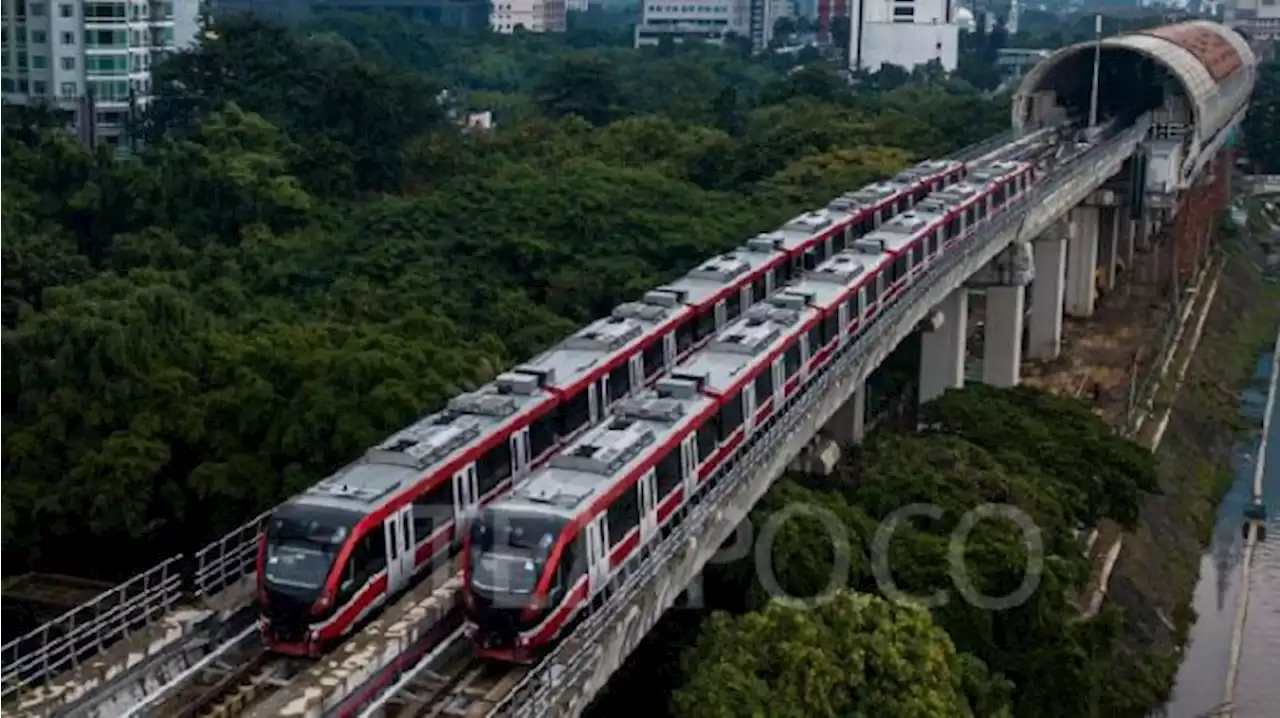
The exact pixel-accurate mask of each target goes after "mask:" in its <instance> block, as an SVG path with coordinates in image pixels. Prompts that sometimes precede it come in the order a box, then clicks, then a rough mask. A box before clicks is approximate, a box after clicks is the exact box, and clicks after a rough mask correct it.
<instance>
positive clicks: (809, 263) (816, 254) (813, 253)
mask: <svg viewBox="0 0 1280 718" xmlns="http://www.w3.org/2000/svg"><path fill="white" fill-rule="evenodd" d="M821 256H822V253H821V252H820V251H819V250H818V249H816V248H815V249H810V250H809V251H807V252H805V253H804V259H803V261H804V268H805V269H813V268H814V267H816V266H818V260H819V259H820V258H821Z"/></svg>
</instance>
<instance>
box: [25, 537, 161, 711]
mask: <svg viewBox="0 0 1280 718" xmlns="http://www.w3.org/2000/svg"><path fill="white" fill-rule="evenodd" d="M181 569H182V557H181V556H175V557H173V558H171V559H169V560H167V561H164V562H163V563H161V564H160V565H158V566H155V567H153V568H151V569H150V570H148V571H146V572H144V573H140V574H138V575H137V576H134V577H133V578H131V579H129V580H128V581H125V582H124V583H122V584H120V585H119V586H116V587H115V588H112V589H109V590H107V591H104V592H103V593H101V594H99V595H98V596H97V597H96V598H94V599H92V600H91V601H89V602H87V603H85V604H82V605H80V606H77V607H75V608H73V609H71V610H70V611H67V612H66V613H64V614H62V615H61V616H58V617H57V618H55V619H53V620H52V621H49V622H48V623H46V624H44V625H43V626H40V627H39V628H37V629H35V630H34V631H31V632H30V633H28V634H26V635H25V636H22V637H20V638H16V639H14V640H12V641H9V642H8V643H6V644H4V646H3V648H0V662H2V663H3V669H2V673H3V678H2V679H0V685H2V686H3V688H2V689H0V699H4V700H7V699H9V698H10V697H12V696H15V695H18V694H20V693H22V692H25V690H26V689H28V688H30V687H31V686H33V685H38V684H40V683H43V682H44V681H46V680H48V679H49V678H50V677H52V676H55V675H58V674H60V673H64V672H66V671H69V670H71V669H74V668H76V667H77V666H79V665H80V664H81V663H83V662H84V661H86V660H88V659H90V658H93V657H94V656H96V655H98V654H99V653H101V652H102V651H103V650H105V649H106V648H107V646H110V645H111V644H112V643H114V642H116V641H118V640H120V639H121V638H123V637H125V636H127V635H128V634H129V633H131V632H133V631H136V630H138V629H139V628H142V627H144V626H146V625H148V624H150V623H151V622H153V621H155V620H156V619H158V618H159V617H161V616H163V615H164V614H165V613H166V612H168V611H169V609H170V608H172V607H173V605H174V604H176V603H177V602H178V601H179V600H181V598H182V594H183V591H182V587H183V581H182V572H181Z"/></svg>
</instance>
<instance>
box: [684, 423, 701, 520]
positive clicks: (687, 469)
mask: <svg viewBox="0 0 1280 718" xmlns="http://www.w3.org/2000/svg"><path fill="white" fill-rule="evenodd" d="M680 472H681V475H682V476H683V477H684V500H685V502H686V503H688V502H689V501H690V500H692V499H693V494H694V492H696V491H697V490H698V436H697V434H696V433H695V434H691V435H689V436H686V437H684V441H682V442H680Z"/></svg>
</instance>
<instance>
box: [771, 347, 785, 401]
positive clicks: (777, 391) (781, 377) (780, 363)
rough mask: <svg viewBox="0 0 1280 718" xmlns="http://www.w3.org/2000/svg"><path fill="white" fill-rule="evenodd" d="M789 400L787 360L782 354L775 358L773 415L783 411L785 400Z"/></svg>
mask: <svg viewBox="0 0 1280 718" xmlns="http://www.w3.org/2000/svg"><path fill="white" fill-rule="evenodd" d="M786 400H787V360H786V357H785V356H780V357H778V358H777V359H774V360H773V415H774V416H777V415H778V414H781V413H782V409H783V406H782V404H783V402H785V401H786Z"/></svg>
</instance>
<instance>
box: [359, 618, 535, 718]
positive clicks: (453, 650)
mask: <svg viewBox="0 0 1280 718" xmlns="http://www.w3.org/2000/svg"><path fill="white" fill-rule="evenodd" d="M460 633H461V632H460V631H459V634H460ZM471 650H472V649H471V644H470V642H468V641H467V640H465V639H462V640H452V641H448V642H447V643H446V645H445V646H444V647H442V650H441V651H440V652H439V653H438V654H436V655H435V656H434V657H429V658H427V659H424V662H423V664H420V665H419V666H417V667H415V668H412V669H410V671H409V672H408V673H407V674H406V675H405V676H404V678H402V679H401V681H400V682H399V683H398V684H397V685H396V686H394V687H392V688H391V689H390V690H389V691H388V692H387V694H386V695H384V696H383V697H382V698H381V699H380V700H378V701H375V703H374V705H372V706H369V707H367V708H366V709H365V710H364V712H362V713H361V714H360V718H375V717H376V718H441V717H446V716H447V717H448V718H481V717H482V716H486V715H488V714H489V712H490V711H491V710H493V709H494V708H495V707H497V705H498V702H499V701H501V700H502V699H503V698H504V697H506V695H507V694H508V693H509V692H511V690H512V689H514V688H515V687H516V685H517V684H519V683H520V681H521V679H523V678H524V676H525V674H526V673H528V672H529V670H530V667H529V666H516V665H511V664H507V663H496V662H491V661H481V660H478V659H476V658H475V657H474V656H473V655H472V653H471Z"/></svg>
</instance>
